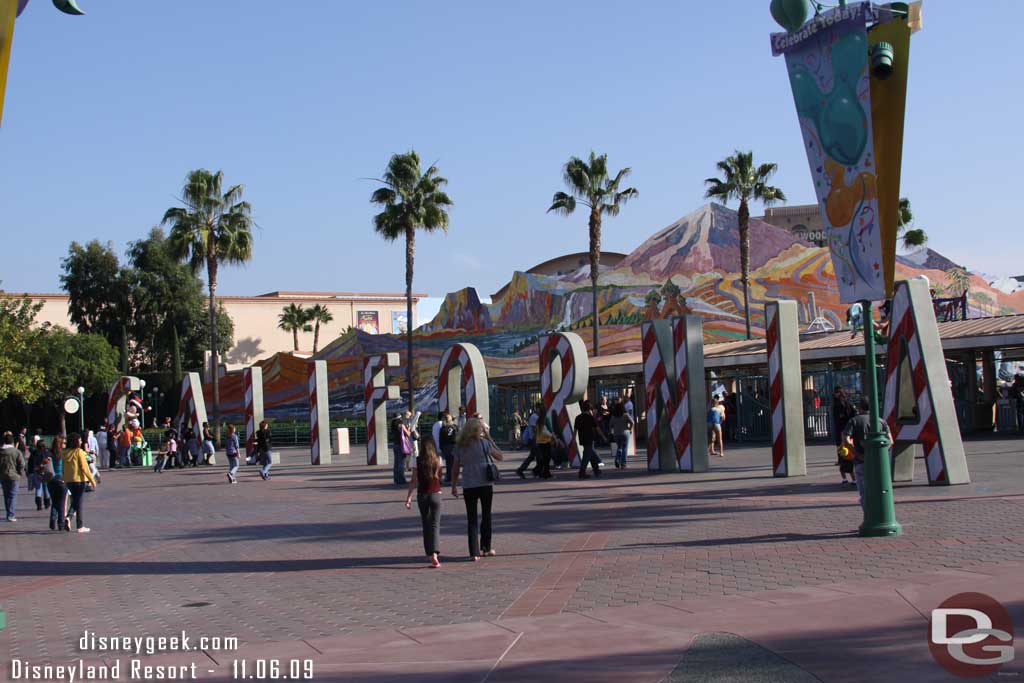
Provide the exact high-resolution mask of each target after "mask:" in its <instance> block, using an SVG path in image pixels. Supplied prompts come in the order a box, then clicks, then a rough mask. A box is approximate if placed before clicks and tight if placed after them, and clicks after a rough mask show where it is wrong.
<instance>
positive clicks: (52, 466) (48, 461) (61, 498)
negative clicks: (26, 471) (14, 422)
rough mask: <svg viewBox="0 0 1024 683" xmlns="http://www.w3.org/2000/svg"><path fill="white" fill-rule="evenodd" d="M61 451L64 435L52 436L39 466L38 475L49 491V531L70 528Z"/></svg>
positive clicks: (62, 450)
mask: <svg viewBox="0 0 1024 683" xmlns="http://www.w3.org/2000/svg"><path fill="white" fill-rule="evenodd" d="M63 452H64V437H62V436H55V437H53V444H52V445H51V446H50V452H49V453H48V454H47V456H46V457H45V458H44V459H43V461H42V462H41V463H40V466H39V472H40V476H41V477H42V479H43V481H45V482H46V488H48V489H49V491H50V501H51V505H50V531H65V530H66V531H70V530H71V529H70V527H68V520H67V516H66V515H67V513H66V509H67V505H66V501H67V497H68V488H67V486H66V485H65V484H64V461H63V459H62V458H61V453H63Z"/></svg>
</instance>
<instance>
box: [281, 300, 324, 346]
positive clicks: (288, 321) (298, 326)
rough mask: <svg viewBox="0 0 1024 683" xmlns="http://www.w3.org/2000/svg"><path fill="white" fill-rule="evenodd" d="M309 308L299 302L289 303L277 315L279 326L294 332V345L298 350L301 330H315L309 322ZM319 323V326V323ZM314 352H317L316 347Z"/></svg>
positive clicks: (286, 330)
mask: <svg viewBox="0 0 1024 683" xmlns="http://www.w3.org/2000/svg"><path fill="white" fill-rule="evenodd" d="M309 310H312V309H309ZM309 310H306V309H305V308H303V307H302V306H299V305H298V304H288V305H287V306H285V307H284V308H282V309H281V313H280V314H278V316H277V327H278V328H279V329H282V330H284V331H285V332H291V333H292V345H293V348H294V350H296V351H298V350H299V332H312V331H313V326H312V325H310V324H309V321H310V314H309ZM317 325H318V326H319V323H317ZM314 346H315V343H314ZM313 352H314V353H316V350H315V348H314V351H313Z"/></svg>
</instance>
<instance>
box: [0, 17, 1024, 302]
mask: <svg viewBox="0 0 1024 683" xmlns="http://www.w3.org/2000/svg"><path fill="white" fill-rule="evenodd" d="M80 4H81V5H82V7H83V8H84V9H85V10H86V11H87V12H88V15H87V16H85V17H70V16H66V15H63V14H60V13H58V12H57V11H56V10H54V9H53V7H52V6H51V3H50V2H47V1H46V0H32V3H31V4H30V5H29V7H28V9H27V11H26V12H25V14H24V15H22V17H21V19H19V21H18V24H17V28H16V33H15V40H14V52H13V57H12V61H11V70H10V76H9V82H8V88H7V104H6V108H5V112H4V124H3V128H2V129H0V225H2V234H3V236H4V239H3V257H2V258H3V262H4V263H5V264H6V266H7V267H4V268H3V269H2V274H0V279H2V281H3V287H4V288H5V289H6V290H7V291H10V292H21V291H35V292H52V291H58V289H59V282H58V276H59V273H60V268H59V261H60V258H61V257H62V255H63V254H65V253H66V250H67V246H68V243H69V242H70V241H71V240H73V239H74V240H79V241H87V240H89V239H93V238H99V239H101V240H104V241H106V240H111V241H113V242H114V243H115V244H116V245H118V247H119V250H122V249H121V247H123V245H125V244H126V243H127V242H129V241H131V240H134V239H137V238H139V237H140V236H142V235H144V234H145V233H146V232H147V230H148V229H149V228H150V227H151V226H152V225H155V224H156V223H157V222H158V221H159V219H160V217H161V216H162V215H163V212H164V210H165V209H166V208H167V207H168V206H171V205H172V204H173V203H174V198H175V195H176V193H177V191H178V190H179V188H180V186H181V184H182V180H183V178H184V176H185V174H186V172H187V171H188V170H189V169H192V168H197V167H208V168H215V169H222V170H223V171H224V172H225V174H226V175H227V178H228V180H229V181H231V182H241V183H244V184H245V186H246V191H247V198H248V199H249V200H250V201H251V203H252V205H253V207H254V212H255V217H256V219H257V221H258V223H259V225H260V226H261V229H260V231H259V232H258V234H257V242H256V254H255V259H254V260H253V262H252V263H251V264H250V265H249V266H248V267H245V268H231V269H227V270H224V271H222V275H221V288H220V291H221V293H225V294H253V293H259V292H265V291H271V290H276V289H285V290H342V291H394V292H397V291H401V290H402V289H403V287H404V273H403V250H402V247H401V245H400V244H386V243H384V242H382V241H381V240H380V239H379V238H377V237H376V236H375V235H374V234H373V232H372V226H371V217H372V215H373V212H374V209H373V207H372V206H371V205H370V204H369V203H368V198H369V195H370V192H371V191H372V190H373V188H374V184H373V183H372V182H369V181H367V180H365V178H367V177H371V176H376V175H379V174H380V173H381V171H382V170H383V168H384V166H385V164H386V162H387V159H388V157H389V156H390V155H391V154H392V153H394V152H400V151H404V150H406V149H408V148H410V147H415V148H416V149H417V150H418V151H419V152H420V154H421V156H423V157H424V158H425V159H427V160H431V161H432V160H437V161H438V163H439V165H440V168H441V170H442V173H443V175H445V176H446V177H448V178H449V180H450V186H449V191H450V194H451V195H452V197H453V199H454V201H455V204H456V205H455V208H454V210H453V211H452V214H451V229H450V231H449V234H448V235H447V236H443V235H433V236H423V237H421V238H420V239H419V241H418V249H417V265H416V280H415V288H416V289H417V290H418V291H425V292H429V293H431V294H433V295H435V296H437V295H443V294H444V293H445V292H447V291H452V290H455V289H458V288H461V287H463V286H466V285H473V286H476V287H477V288H478V290H479V292H480V294H481V295H488V294H490V293H492V292H493V291H495V290H496V289H497V288H499V287H500V286H501V285H502V284H504V282H506V281H507V280H508V277H509V276H510V275H511V273H512V271H513V270H514V269H525V268H528V267H530V266H531V265H533V264H535V263H538V262H540V261H543V260H545V259H547V258H550V257H552V256H556V255H559V254H562V253H565V252H569V251H577V250H584V249H586V241H587V236H586V235H587V233H586V218H585V216H584V215H582V214H581V215H578V216H573V217H570V218H563V217H560V216H555V215H546V214H545V209H546V208H547V206H548V203H549V202H550V199H551V195H552V193H553V192H554V191H555V190H559V189H562V188H561V173H560V169H561V165H562V164H563V163H564V162H565V160H566V159H567V158H568V157H569V155H572V154H575V155H584V154H586V153H587V152H588V151H589V150H590V149H595V150H597V151H599V152H607V153H608V154H609V161H610V163H611V165H612V166H613V167H615V168H618V167H620V166H631V167H632V168H633V176H632V182H633V184H634V185H635V186H636V187H637V188H638V189H639V190H640V197H639V199H638V200H636V201H635V202H634V203H632V204H630V205H628V206H626V207H625V209H624V210H623V211H622V213H621V215H620V216H619V217H618V218H615V219H610V220H607V221H606V222H605V227H604V247H605V249H607V250H615V251H625V252H628V251H630V250H632V249H633V248H634V247H636V246H637V245H638V244H639V243H640V242H642V241H643V240H644V239H646V238H647V237H648V236H649V235H651V234H653V233H654V232H655V231H657V230H658V229H660V228H662V227H664V226H665V225H667V224H668V223H670V222H672V221H673V220H675V219H676V218H678V217H680V216H682V215H684V214H685V213H687V212H689V211H691V210H693V209H694V208H696V207H698V206H699V205H700V204H702V203H703V201H704V200H703V199H702V196H703V184H702V180H703V179H704V178H705V177H707V176H709V175H713V174H714V171H715V169H714V164H715V162H716V161H717V160H718V159H720V158H722V157H724V156H725V155H727V154H728V153H730V152H731V151H732V150H733V149H734V148H736V147H742V148H750V149H753V150H754V152H755V157H756V159H758V160H762V161H768V160H771V161H775V162H777V163H778V164H779V167H780V171H779V173H778V175H777V176H776V179H775V180H776V184H777V185H779V186H780V187H782V188H783V189H784V190H785V191H786V193H787V194H788V195H789V197H790V203H807V202H810V201H813V197H814V194H813V190H812V187H811V183H810V174H809V172H808V169H807V166H806V159H805V157H804V156H803V150H802V146H801V142H800V134H799V130H798V127H797V122H796V114H795V112H794V109H793V102H792V98H791V95H790V92H789V87H788V83H787V80H786V73H785V68H784V65H783V62H782V59H781V58H773V57H772V56H771V53H770V49H769V43H768V34H769V32H771V31H773V30H776V26H775V24H774V23H773V22H772V20H771V18H770V15H769V13H768V2H767V0H764V1H761V0H756V1H751V0H721V1H720V2H694V1H692V0H687V1H685V2H678V1H676V2H662V1H661V0H651V1H646V2H639V3H621V2H605V1H603V0H590V1H588V2H577V1H575V0H572V1H569V0H566V1H563V2H557V3H551V2H520V3H479V2H436V3H416V2H389V3H354V2H353V3H342V2H330V3H328V2H326V1H324V0H321V1H319V2H314V1H312V0H301V1H295V2H269V1H267V0H251V1H250V2H245V3H243V2H239V1H236V0H216V1H211V0H175V1H174V2H162V3H156V2H140V1H139V0H102V1H101V0H81V3H80ZM981 6H982V3H966V2H953V0H933V1H930V2H927V3H926V4H925V30H924V31H923V32H921V33H919V34H917V35H916V36H915V38H914V44H913V54H912V57H911V76H910V95H909V102H908V114H907V116H908V120H909V127H908V133H907V137H906V143H905V155H904V173H903V179H904V180H903V194H905V195H907V196H909V197H910V198H911V200H912V203H913V207H914V210H915V213H916V214H917V219H918V220H917V224H918V226H919V227H924V228H926V229H927V230H928V232H929V234H930V235H931V240H932V242H931V246H933V247H934V248H935V249H937V250H939V251H941V252H943V253H945V254H946V255H947V256H949V257H951V258H953V259H954V260H957V261H961V262H964V263H965V264H967V265H968V266H969V267H971V268H973V269H976V270H980V271H983V272H988V273H993V274H1018V273H1022V272H1024V265H1022V264H1021V262H1020V260H1021V259H1020V253H1021V251H1020V248H1019V237H1018V235H1019V227H1018V222H1019V209H1018V203H1017V198H1016V192H1017V191H1019V190H1018V186H1019V179H1020V165H1019V161H1018V160H1019V159H1020V158H1022V157H1024V134H1022V133H1021V130H1020V123H1019V119H1020V112H1019V109H1020V106H1021V99H1022V94H1021V89H1020V87H1019V86H1020V83H1021V80H1020V79H1021V75H1020V74H1021V72H1022V71H1024V69H1022V67H1024V56H1022V51H1021V50H1020V46H1019V42H1020V31H1021V28H1022V27H1024V21H1022V20H1021V11H1022V8H1021V5H1020V4H1019V3H1018V2H1014V1H1013V0H987V1H986V2H985V3H983V6H984V10H985V11H984V12H981V11H979V9H980V7H981ZM982 236H984V237H983V238H982Z"/></svg>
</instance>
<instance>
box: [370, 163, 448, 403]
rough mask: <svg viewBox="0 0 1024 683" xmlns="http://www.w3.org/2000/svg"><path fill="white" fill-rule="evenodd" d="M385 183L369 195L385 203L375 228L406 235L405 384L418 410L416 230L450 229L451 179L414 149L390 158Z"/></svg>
mask: <svg viewBox="0 0 1024 683" xmlns="http://www.w3.org/2000/svg"><path fill="white" fill-rule="evenodd" d="M377 182H379V183H381V184H382V187H378V188H377V189H376V190H374V191H373V194H372V195H370V202H371V203H372V204H377V205H378V206H381V207H383V210H382V211H381V212H380V213H378V214H377V215H376V216H374V217H373V228H374V231H376V233H377V234H378V235H380V236H381V237H383V238H384V239H385V240H387V241H388V242H394V241H395V240H397V239H398V238H400V237H405V312H406V320H407V321H408V322H407V323H406V326H405V336H406V343H407V354H406V356H407V361H406V366H405V378H406V384H407V385H408V387H409V410H411V411H413V412H415V410H416V393H415V390H414V388H413V385H412V377H413V367H412V366H413V354H412V328H413V324H412V321H413V317H412V275H413V263H414V261H415V256H416V231H417V230H423V231H425V232H434V231H435V230H441V231H444V232H448V207H450V206H452V200H451V199H450V198H449V197H448V195H447V194H446V193H445V192H444V190H443V189H442V188H443V187H444V186H445V185H447V184H448V180H447V179H445V178H442V177H441V175H440V174H439V171H438V169H437V166H436V165H431V166H430V168H428V169H427V170H426V171H423V170H422V169H421V167H420V156H419V155H418V154H417V153H416V151H415V150H409V151H408V152H406V153H405V154H395V155H393V156H392V157H391V159H390V160H389V161H388V167H387V169H386V170H385V171H384V177H383V178H379V179H377Z"/></svg>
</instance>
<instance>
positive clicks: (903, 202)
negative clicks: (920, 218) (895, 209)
mask: <svg viewBox="0 0 1024 683" xmlns="http://www.w3.org/2000/svg"><path fill="white" fill-rule="evenodd" d="M913 224H914V212H913V211H911V210H910V200H909V199H907V198H906V197H901V198H900V208H899V214H898V217H897V219H896V235H897V237H898V238H899V240H900V246H901V247H903V250H904V251H912V250H914V249H920V248H921V247H923V246H925V245H926V244H928V233H926V232H925V231H924V230H923V229H921V228H914V227H913Z"/></svg>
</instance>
